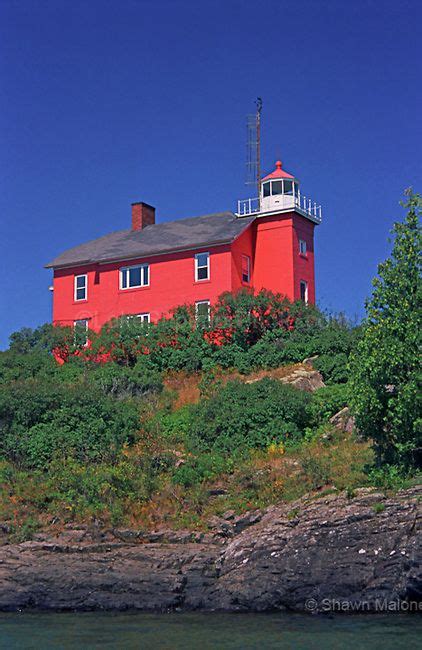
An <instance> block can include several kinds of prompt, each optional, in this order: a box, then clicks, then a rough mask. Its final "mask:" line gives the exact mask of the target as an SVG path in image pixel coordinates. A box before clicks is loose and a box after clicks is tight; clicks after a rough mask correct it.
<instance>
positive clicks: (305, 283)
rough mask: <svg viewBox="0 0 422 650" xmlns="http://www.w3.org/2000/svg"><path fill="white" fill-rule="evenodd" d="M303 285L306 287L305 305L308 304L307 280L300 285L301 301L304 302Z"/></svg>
mask: <svg viewBox="0 0 422 650" xmlns="http://www.w3.org/2000/svg"><path fill="white" fill-rule="evenodd" d="M302 285H305V300H304V302H305V305H307V304H308V283H307V282H306V280H301V281H300V284H299V292H300V299H301V300H302Z"/></svg>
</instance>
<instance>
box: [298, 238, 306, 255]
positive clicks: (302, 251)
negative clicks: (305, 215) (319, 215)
mask: <svg viewBox="0 0 422 650" xmlns="http://www.w3.org/2000/svg"><path fill="white" fill-rule="evenodd" d="M299 253H300V254H301V255H305V256H306V255H307V254H308V248H307V246H306V241H305V240H304V239H299Z"/></svg>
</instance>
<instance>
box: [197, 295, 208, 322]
mask: <svg viewBox="0 0 422 650" xmlns="http://www.w3.org/2000/svg"><path fill="white" fill-rule="evenodd" d="M195 311H196V320H197V321H202V322H203V323H208V321H209V319H210V301H209V300H199V301H198V302H196V303H195Z"/></svg>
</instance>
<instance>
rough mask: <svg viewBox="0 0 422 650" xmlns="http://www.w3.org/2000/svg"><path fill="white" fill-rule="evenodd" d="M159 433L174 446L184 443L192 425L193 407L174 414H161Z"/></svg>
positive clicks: (159, 416) (158, 417) (187, 407)
mask: <svg viewBox="0 0 422 650" xmlns="http://www.w3.org/2000/svg"><path fill="white" fill-rule="evenodd" d="M156 419H157V420H158V424H159V431H160V433H161V434H162V435H163V436H164V438H165V439H166V440H168V441H171V442H172V443H174V444H177V443H180V442H184V441H185V439H186V437H187V435H188V433H189V430H190V425H191V407H190V406H182V408H180V409H178V410H177V411H174V412H173V413H159V414H158V415H157V418H156Z"/></svg>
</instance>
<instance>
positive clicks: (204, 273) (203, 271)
mask: <svg viewBox="0 0 422 650" xmlns="http://www.w3.org/2000/svg"><path fill="white" fill-rule="evenodd" d="M209 279H210V254H209V253H197V254H196V255H195V282H198V281H200V280H209Z"/></svg>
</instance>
